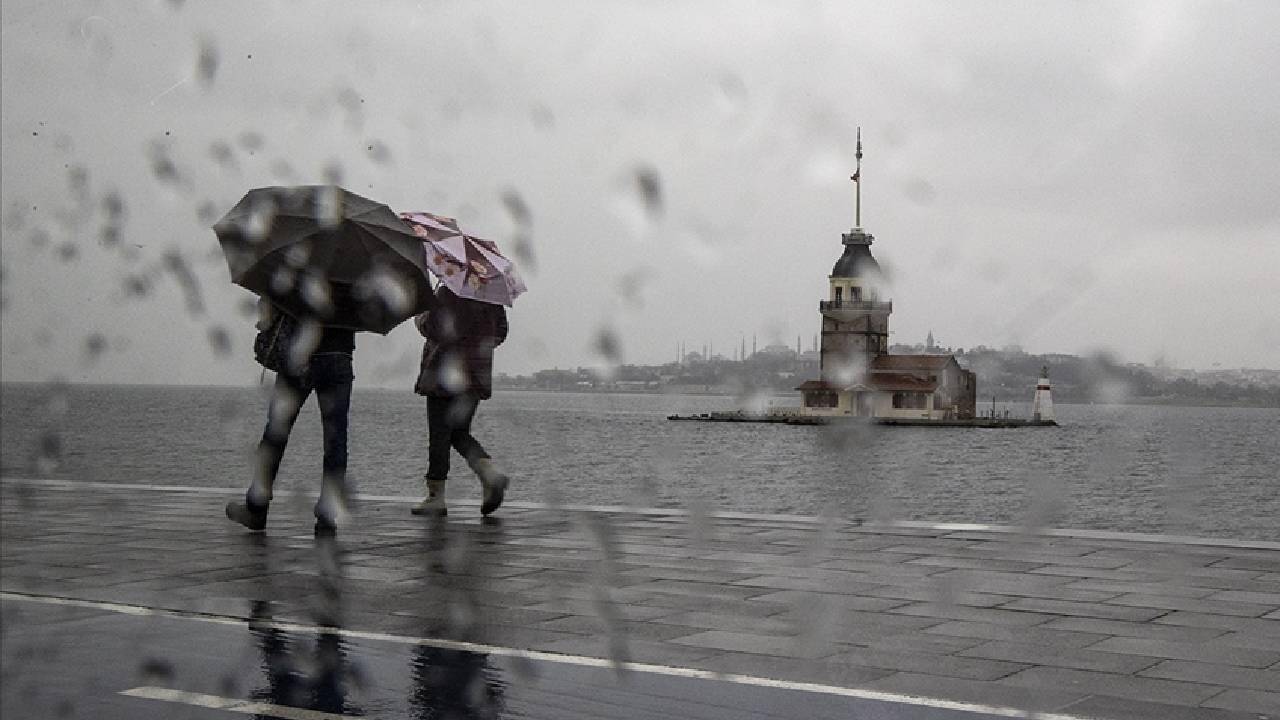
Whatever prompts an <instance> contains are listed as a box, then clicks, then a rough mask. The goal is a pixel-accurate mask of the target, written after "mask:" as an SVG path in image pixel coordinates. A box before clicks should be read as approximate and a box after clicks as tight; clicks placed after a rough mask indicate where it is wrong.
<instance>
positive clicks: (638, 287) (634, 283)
mask: <svg viewBox="0 0 1280 720" xmlns="http://www.w3.org/2000/svg"><path fill="white" fill-rule="evenodd" d="M652 277H653V270H652V269H651V268H647V267H640V268H636V269H634V270H631V271H630V272H628V273H626V274H625V275H623V276H622V277H621V278H619V279H618V296H619V297H621V298H622V299H623V300H624V301H626V303H627V304H628V305H631V306H632V307H635V308H640V307H643V306H644V298H643V297H641V291H642V290H644V286H645V284H646V283H648V282H649V280H650V279H651V278H652Z"/></svg>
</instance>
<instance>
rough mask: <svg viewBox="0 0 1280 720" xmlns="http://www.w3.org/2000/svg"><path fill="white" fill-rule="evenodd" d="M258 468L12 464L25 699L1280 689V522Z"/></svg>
mask: <svg viewBox="0 0 1280 720" xmlns="http://www.w3.org/2000/svg"><path fill="white" fill-rule="evenodd" d="M236 494H238V491H231V490H221V489H194V488H185V489H184V488H160V489H157V488H145V489H144V488H143V487H142V486H136V487H132V486H125V485H106V484H93V483H74V482H62V481H54V480H22V479H15V478H8V479H4V480H3V482H0V511H2V515H0V520H2V522H0V561H2V564H0V610H2V612H3V615H2V616H0V628H2V630H3V638H2V639H3V642H2V643H0V655H2V657H3V673H2V677H3V693H2V698H0V714H2V715H3V716H4V717H37V716H39V717H95V718H103V717H200V718H205V717H207V718H227V717H235V716H236V714H237V713H239V714H244V713H249V714H258V715H262V716H269V717H285V718H300V719H302V720H318V719H320V718H336V717H345V716H352V715H362V716H366V717H406V716H409V717H414V716H416V717H448V716H449V710H450V708H453V709H454V710H457V709H458V708H471V710H476V708H480V709H481V710H484V709H486V708H487V710H485V711H484V712H480V711H476V712H475V713H474V714H472V715H460V716H461V717H508V716H510V717H548V718H550V717H557V718H576V717H582V718H587V717H619V718H622V717H644V718H649V717H653V718H658V717H708V718H711V717H724V718H729V717H761V718H763V717H770V718H772V717H778V718H781V717H803V716H807V717H832V718H836V717H843V718H849V717H870V718H937V719H942V718H979V717H1019V716H1031V717H1051V718H1117V719H1119V718H1123V719H1126V720H1127V719H1130V718H1162V719H1163V718H1172V719H1182V718H1186V719H1190V718H1195V719H1197V720H1258V719H1259V718H1280V543H1265V542H1233V541H1227V540H1207V539H1186V538H1167V537H1155V536H1141V535H1126V534H1115V533H1102V532H1085V531H1077V532H1068V531H1054V532H1049V533H1038V534H1026V533H1019V532H1015V531H1012V530H1009V529H1002V528H990V527H983V526H972V527H966V526H930V525H923V524H919V525H910V524H900V525H878V526H868V525H856V524H851V523H847V522H842V521H824V520H820V519H817V518H807V517H793V516H777V517H773V516H758V515H714V516H710V517H696V516H693V517H691V516H690V515H689V514H687V513H684V512H681V511H675V510H651V509H625V508H558V509H553V508H547V507H543V506H535V505H531V504H521V503H511V504H509V505H507V506H504V507H503V508H502V509H501V510H500V511H499V513H498V514H497V515H496V516H495V517H494V518H491V519H488V520H482V519H481V518H480V517H479V514H478V511H477V508H476V505H475V504H465V503H462V504H455V505H453V506H451V514H450V516H449V517H448V518H446V519H444V520H442V521H430V520H424V519H422V518H417V517H413V516H411V515H410V514H409V513H408V503H409V502H410V501H411V500H412V499H410V498H381V497H362V498H361V499H360V501H359V503H358V505H357V506H356V507H355V508H354V513H353V517H352V520H351V523H350V525H349V526H348V527H346V528H344V529H343V530H342V531H340V533H339V535H338V537H337V538H336V540H328V541H326V540H317V539H315V538H313V537H312V533H311V519H310V499H309V498H305V497H296V498H290V497H279V498H277V502H276V505H275V506H274V507H273V509H272V517H271V521H270V525H269V526H268V529H267V531H266V533H265V534H259V535H255V534H251V533H249V532H247V531H245V530H244V529H243V528H241V527H239V526H237V525H234V524H232V523H230V522H229V521H227V520H226V519H225V518H224V517H223V514H222V506H223V504H224V503H225V502H226V500H227V499H229V498H230V497H233V496H234V495H236ZM433 713H434V714H433Z"/></svg>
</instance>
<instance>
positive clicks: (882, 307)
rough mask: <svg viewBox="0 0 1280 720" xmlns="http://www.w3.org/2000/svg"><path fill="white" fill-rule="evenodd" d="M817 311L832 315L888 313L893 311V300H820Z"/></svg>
mask: <svg viewBox="0 0 1280 720" xmlns="http://www.w3.org/2000/svg"><path fill="white" fill-rule="evenodd" d="M818 312H820V313H822V314H823V315H831V316H833V317H852V316H855V315H888V314H889V313H892V312H893V301H891V300H889V301H885V302H879V301H877V300H820V301H818Z"/></svg>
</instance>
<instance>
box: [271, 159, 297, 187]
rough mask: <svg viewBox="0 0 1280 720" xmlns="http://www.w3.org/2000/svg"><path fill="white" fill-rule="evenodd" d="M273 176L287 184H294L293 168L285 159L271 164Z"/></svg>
mask: <svg viewBox="0 0 1280 720" xmlns="http://www.w3.org/2000/svg"><path fill="white" fill-rule="evenodd" d="M271 174H272V175H274V176H275V177H277V178H279V179H280V180H283V181H285V182H293V180H294V177H295V176H294V173H293V166H292V165H290V164H289V161H288V160H285V159H283V158H281V159H279V160H276V161H275V162H273V163H271Z"/></svg>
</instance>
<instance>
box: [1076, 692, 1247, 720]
mask: <svg viewBox="0 0 1280 720" xmlns="http://www.w3.org/2000/svg"><path fill="white" fill-rule="evenodd" d="M1060 712H1062V713H1065V714H1067V715H1070V716H1073V717H1084V718H1099V719H1101V718H1107V719H1108V720H1260V719H1259V718H1258V716H1257V714H1256V713H1244V712H1238V711H1235V710H1221V709H1216V708H1212V707H1205V706H1203V705H1170V704H1168V703H1163V702H1156V701H1150V700H1132V699H1129V698H1121V697H1113V696H1107V695H1090V696H1089V697H1087V698H1085V699H1084V700H1081V701H1080V702H1077V703H1073V704H1071V705H1067V706H1066V707H1063V708H1061V710H1060Z"/></svg>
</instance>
